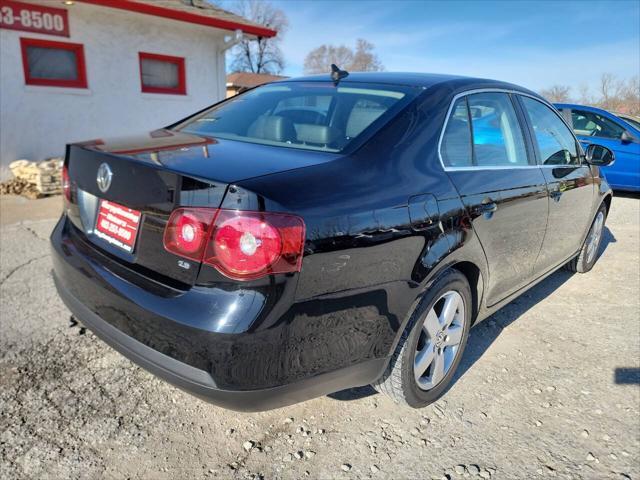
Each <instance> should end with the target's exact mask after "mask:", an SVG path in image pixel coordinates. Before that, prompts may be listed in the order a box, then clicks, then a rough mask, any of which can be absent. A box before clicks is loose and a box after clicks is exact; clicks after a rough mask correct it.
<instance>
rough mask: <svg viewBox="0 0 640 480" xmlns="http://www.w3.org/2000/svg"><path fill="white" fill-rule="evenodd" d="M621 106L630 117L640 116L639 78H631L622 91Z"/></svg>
mask: <svg viewBox="0 0 640 480" xmlns="http://www.w3.org/2000/svg"><path fill="white" fill-rule="evenodd" d="M621 103H622V105H624V107H625V110H626V111H627V112H628V113H630V114H632V115H640V76H638V75H636V76H635V77H631V78H630V79H629V80H628V81H627V83H626V84H625V85H624V87H623V90H622V102H621Z"/></svg>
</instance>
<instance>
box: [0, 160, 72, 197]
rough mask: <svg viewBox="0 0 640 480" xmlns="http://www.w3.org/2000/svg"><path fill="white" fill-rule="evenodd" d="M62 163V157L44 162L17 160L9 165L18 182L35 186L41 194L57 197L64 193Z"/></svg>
mask: <svg viewBox="0 0 640 480" xmlns="http://www.w3.org/2000/svg"><path fill="white" fill-rule="evenodd" d="M62 163H63V159H62V158H61V157H57V158H50V159H48V160H44V161H42V162H30V161H28V160H16V161H15V162H11V163H10V164H9V169H10V170H11V173H13V175H14V176H15V177H16V179H17V180H20V181H22V183H24V182H26V183H28V184H31V185H33V186H35V189H36V190H37V191H38V192H40V194H42V195H55V194H58V193H62Z"/></svg>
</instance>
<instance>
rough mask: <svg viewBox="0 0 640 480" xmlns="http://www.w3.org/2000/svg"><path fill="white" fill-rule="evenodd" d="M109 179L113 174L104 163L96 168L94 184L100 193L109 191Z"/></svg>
mask: <svg viewBox="0 0 640 480" xmlns="http://www.w3.org/2000/svg"><path fill="white" fill-rule="evenodd" d="M111 178H113V172H112V171H111V168H110V167H109V165H107V164H106V163H103V164H101V165H100V166H99V167H98V176H97V177H96V183H97V184H98V188H99V189H100V191H101V192H102V193H104V192H106V191H107V190H109V187H110V186H111Z"/></svg>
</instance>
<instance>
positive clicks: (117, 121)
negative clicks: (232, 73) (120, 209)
mask: <svg viewBox="0 0 640 480" xmlns="http://www.w3.org/2000/svg"><path fill="white" fill-rule="evenodd" d="M56 7H61V8H62V7H63V4H62V2H57V5H56ZM67 10H68V12H69V26H70V32H71V35H70V37H69V38H66V37H57V36H52V35H43V34H36V33H31V32H20V31H14V30H4V29H0V177H2V178H5V177H7V176H8V174H9V172H8V168H7V165H8V164H9V163H10V162H12V161H13V160H16V159H21V158H26V159H30V160H42V159H44V158H46V157H50V156H57V155H62V154H64V148H65V144H66V143H69V142H74V141H82V140H88V139H94V138H105V137H109V136H117V135H124V134H127V133H132V132H141V131H142V132H143V131H148V130H152V129H155V128H159V127H163V126H166V125H168V124H171V123H173V122H175V121H176V120H179V119H180V118H182V117H185V116H187V115H189V114H191V113H193V112H195V111H197V110H199V109H202V108H204V107H206V106H207V105H210V104H212V103H215V102H216V101H218V100H220V99H222V98H224V96H225V93H224V92H225V64H224V51H223V38H224V36H225V35H226V34H228V32H225V31H222V30H218V29H215V28H211V27H207V26H202V25H193V24H190V23H185V22H181V21H175V20H170V19H164V18H159V17H153V16H150V15H143V14H139V13H132V12H126V11H122V10H116V9H111V8H104V7H99V6H93V5H84V4H81V3H76V4H74V5H72V6H70V7H68V8H67ZM20 37H28V38H43V39H47V40H51V41H61V42H71V43H80V44H83V45H84V55H85V62H86V70H87V83H88V89H69V88H59V87H39V86H31V85H25V80H24V74H23V67H22V56H21V52H20ZM141 51H142V52H149V53H157V54H162V55H171V56H176V57H184V58H185V70H186V83H187V95H166V94H149V93H141V86H140V68H139V59H138V52H141Z"/></svg>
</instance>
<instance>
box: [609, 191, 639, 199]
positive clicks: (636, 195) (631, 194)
mask: <svg viewBox="0 0 640 480" xmlns="http://www.w3.org/2000/svg"><path fill="white" fill-rule="evenodd" d="M613 196H614V198H616V197H624V198H635V199H640V192H627V191H624V190H614V192H613Z"/></svg>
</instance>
